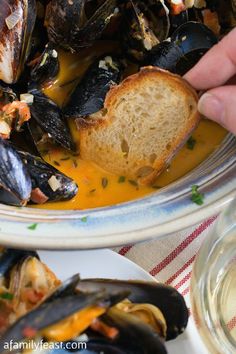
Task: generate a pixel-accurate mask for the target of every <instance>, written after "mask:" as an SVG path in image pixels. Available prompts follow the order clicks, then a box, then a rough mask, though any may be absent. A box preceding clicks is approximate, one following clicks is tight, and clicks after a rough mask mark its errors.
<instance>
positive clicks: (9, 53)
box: [0, 0, 36, 84]
mask: <svg viewBox="0 0 236 354" xmlns="http://www.w3.org/2000/svg"><path fill="white" fill-rule="evenodd" d="M35 19H36V1H35V0H2V1H1V15H0V32H1V41H0V79H1V80H3V81H4V82H5V83H8V84H11V83H14V82H16V81H17V80H18V78H19V76H20V74H21V72H22V70H23V67H24V64H25V62H26V59H27V56H28V54H29V49H30V38H31V34H32V31H33V28H34V24H35Z"/></svg>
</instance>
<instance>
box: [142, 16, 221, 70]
mask: <svg viewBox="0 0 236 354" xmlns="http://www.w3.org/2000/svg"><path fill="white" fill-rule="evenodd" d="M217 41H218V40H217V37H216V36H215V34H214V33H213V32H212V31H211V30H210V29H209V28H208V27H207V26H205V25H203V24H202V23H198V22H193V21H189V22H186V23H184V24H183V25H181V26H180V27H179V28H178V29H177V30H176V31H175V32H174V33H173V34H172V36H171V37H170V40H168V41H164V42H162V43H160V44H158V45H157V46H156V47H154V48H153V49H152V50H151V51H150V52H149V54H148V55H147V56H146V58H145V60H144V62H143V65H153V66H158V67H160V68H162V69H166V70H169V71H171V72H173V73H177V74H179V75H184V74H185V73H186V72H187V71H188V70H190V69H191V68H192V67H193V66H194V65H195V64H196V63H197V62H198V61H199V60H200V58H201V57H202V56H203V55H204V54H205V53H206V52H207V51H208V50H209V49H210V48H211V47H212V46H213V45H215V44H216V43H217Z"/></svg>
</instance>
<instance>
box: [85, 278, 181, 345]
mask: <svg viewBox="0 0 236 354" xmlns="http://www.w3.org/2000/svg"><path fill="white" fill-rule="evenodd" d="M78 288H79V289H80V290H81V291H86V290H87V291H96V290H99V289H106V290H107V291H109V292H110V293H112V291H115V292H117V291H119V290H120V291H121V290H127V291H129V292H130V295H129V297H128V299H129V300H130V301H132V302H134V303H149V304H152V305H154V306H156V307H158V308H159V309H160V310H161V312H162V314H163V316H164V318H165V320H166V324H167V340H168V339H174V338H176V337H177V336H178V335H179V334H181V333H182V332H183V331H184V329H185V328H186V326H187V323H188V309H187V307H186V304H185V301H184V298H183V297H182V296H181V294H180V293H178V291H177V290H176V289H174V288H173V287H171V286H167V285H164V284H161V283H151V282H142V281H122V280H109V279H84V280H81V282H80V283H79V285H78Z"/></svg>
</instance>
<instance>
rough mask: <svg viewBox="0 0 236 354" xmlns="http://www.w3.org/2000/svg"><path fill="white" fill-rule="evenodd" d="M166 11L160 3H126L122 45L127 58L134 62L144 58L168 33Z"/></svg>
mask: <svg viewBox="0 0 236 354" xmlns="http://www.w3.org/2000/svg"><path fill="white" fill-rule="evenodd" d="M167 11H168V9H167V8H166V6H165V5H164V3H163V2H161V1H153V0H148V1H135V0H134V1H133V0H130V1H128V2H127V7H126V10H125V15H124V26H123V28H124V29H123V36H122V37H123V38H122V44H123V46H124V50H125V51H126V52H127V55H128V57H129V58H130V59H131V60H134V61H136V62H140V61H143V59H144V58H145V56H146V55H147V54H148V52H150V50H152V48H153V47H155V46H156V45H157V44H158V43H159V42H162V41H163V40H165V39H166V38H167V36H168V33H169V28H170V22H169V17H168V13H167Z"/></svg>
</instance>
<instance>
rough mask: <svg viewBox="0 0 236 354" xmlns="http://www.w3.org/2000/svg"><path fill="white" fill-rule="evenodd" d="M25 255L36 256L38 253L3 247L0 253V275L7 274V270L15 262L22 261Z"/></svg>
mask: <svg viewBox="0 0 236 354" xmlns="http://www.w3.org/2000/svg"><path fill="white" fill-rule="evenodd" d="M27 257H37V258H39V256H38V254H37V253H36V252H34V251H25V250H18V249H13V248H5V249H3V251H2V252H1V253H0V277H5V276H7V275H8V273H9V271H10V270H11V269H12V267H14V266H15V265H16V264H17V263H19V262H22V261H23V260H24V259H26V258H27Z"/></svg>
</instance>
